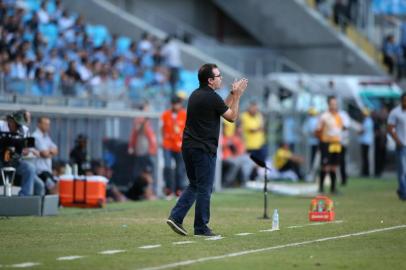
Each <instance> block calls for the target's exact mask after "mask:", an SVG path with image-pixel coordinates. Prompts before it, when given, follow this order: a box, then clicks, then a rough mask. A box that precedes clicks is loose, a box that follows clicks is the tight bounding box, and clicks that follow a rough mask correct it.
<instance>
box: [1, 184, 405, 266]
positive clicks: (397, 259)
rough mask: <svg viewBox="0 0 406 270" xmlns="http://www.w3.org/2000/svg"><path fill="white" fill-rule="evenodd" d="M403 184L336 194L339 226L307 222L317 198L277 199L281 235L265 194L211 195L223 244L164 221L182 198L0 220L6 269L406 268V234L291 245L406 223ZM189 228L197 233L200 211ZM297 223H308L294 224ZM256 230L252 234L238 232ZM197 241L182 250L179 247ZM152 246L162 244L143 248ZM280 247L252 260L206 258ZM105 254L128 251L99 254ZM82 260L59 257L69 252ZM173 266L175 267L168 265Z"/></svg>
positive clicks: (272, 205)
mask: <svg viewBox="0 0 406 270" xmlns="http://www.w3.org/2000/svg"><path fill="white" fill-rule="evenodd" d="M396 186H397V184H396V180H395V179H387V180H385V179H350V181H349V186H348V187H345V188H341V191H342V192H343V195H341V196H334V197H332V198H333V200H334V203H335V207H336V220H342V221H343V222H342V223H330V224H325V225H320V226H307V225H308V224H310V222H309V221H308V209H309V205H310V200H311V198H310V197H308V198H305V197H286V196H278V195H271V196H270V199H269V205H270V210H271V211H269V212H270V214H272V210H273V209H275V208H277V209H278V210H279V218H280V227H281V229H280V230H279V231H274V232H260V230H264V229H269V228H271V222H272V221H271V220H260V219H258V217H259V216H261V215H262V213H263V212H262V211H263V210H262V205H263V196H262V193H261V192H259V191H251V190H242V189H234V190H226V191H224V192H219V193H215V194H214V195H213V197H212V215H211V223H210V226H211V227H212V229H213V231H215V232H217V233H220V234H221V235H222V236H224V239H221V240H217V241H207V240H205V239H204V238H200V237H195V236H192V235H190V236H186V237H182V236H179V235H176V234H175V233H173V232H172V231H171V230H170V229H169V227H168V226H167V225H166V224H165V220H166V218H167V216H168V213H169V211H170V209H171V207H172V206H173V205H174V203H175V201H174V200H172V201H165V200H159V201H154V202H128V203H122V204H110V205H108V206H107V207H106V208H104V209H75V208H63V209H61V211H60V214H59V216H56V217H14V218H9V219H7V218H0V268H3V269H8V268H9V267H11V266H12V265H15V264H19V263H25V262H35V263H39V264H38V265H36V266H33V267H32V268H31V269H85V270H86V269H89V270H90V269H98V270H100V269H125V270H127V269H128V270H129V269H143V268H149V267H159V266H164V267H165V265H168V264H172V263H177V262H182V261H188V260H192V261H193V262H192V263H191V264H189V265H184V266H176V267H174V268H172V269H369V270H370V269H405V267H406V266H405V262H404V260H405V258H406V257H405V256H406V255H405V251H406V228H399V229H395V230H388V231H379V232H376V233H370V234H365V235H358V236H356V235H355V236H350V237H346V238H339V239H331V240H328V241H322V242H310V243H308V244H303V245H298V246H285V245H287V244H291V243H299V242H304V241H311V240H316V239H321V238H326V237H335V236H340V235H346V234H352V233H358V232H365V231H369V230H375V229H380V228H387V227H392V226H397V225H403V224H406V202H402V201H400V200H398V199H397V197H396V194H395V190H396ZM184 225H185V228H186V229H187V230H188V231H189V233H193V211H191V212H190V213H189V215H188V216H187V218H186V220H185V222H184ZM295 225H306V226H303V227H297V228H288V227H290V226H295ZM244 232H250V233H253V234H250V235H246V236H237V235H235V234H238V233H244ZM178 241H193V242H192V243H189V244H184V245H174V244H173V242H178ZM145 245H161V246H160V247H158V248H152V249H140V248H139V247H141V246H145ZM273 246H280V248H279V249H273V250H266V251H261V252H255V253H251V254H246V255H241V256H234V257H227V258H223V257H219V258H218V259H215V260H208V261H204V262H196V261H195V260H197V259H200V258H206V257H214V256H222V255H225V254H230V253H235V252H240V251H247V250H257V249H262V248H267V247H273ZM105 250H125V252H122V253H117V254H113V255H101V254H99V252H101V251H105ZM74 255H77V256H83V257H82V258H80V259H77V260H66V261H58V260H57V258H59V257H64V256H74ZM163 269H170V268H163Z"/></svg>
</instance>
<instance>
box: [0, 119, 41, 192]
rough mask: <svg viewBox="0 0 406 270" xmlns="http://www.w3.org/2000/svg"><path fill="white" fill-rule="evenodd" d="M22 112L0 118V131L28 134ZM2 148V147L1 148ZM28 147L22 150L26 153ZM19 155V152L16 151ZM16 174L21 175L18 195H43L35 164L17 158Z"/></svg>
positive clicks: (1, 164) (24, 135) (1, 162)
mask: <svg viewBox="0 0 406 270" xmlns="http://www.w3.org/2000/svg"><path fill="white" fill-rule="evenodd" d="M25 123H26V122H25V120H24V114H23V113H22V112H15V113H13V114H11V115H7V116H6V119H5V120H0V132H8V133H14V134H16V135H20V136H21V137H23V138H25V137H27V136H28V127H27V126H25ZM1 150H2V149H1ZM27 151H28V149H23V150H22V152H23V154H24V153H27ZM17 154H18V155H21V153H17ZM3 165H4V164H3V157H1V160H0V167H3ZM15 168H16V173H17V175H19V176H21V190H20V192H19V195H20V196H31V195H44V193H45V187H44V184H43V182H42V181H41V179H39V178H38V177H37V175H36V172H35V166H34V165H33V164H31V163H29V162H27V161H26V160H22V159H21V158H20V156H19V158H18V159H17V160H16V164H15Z"/></svg>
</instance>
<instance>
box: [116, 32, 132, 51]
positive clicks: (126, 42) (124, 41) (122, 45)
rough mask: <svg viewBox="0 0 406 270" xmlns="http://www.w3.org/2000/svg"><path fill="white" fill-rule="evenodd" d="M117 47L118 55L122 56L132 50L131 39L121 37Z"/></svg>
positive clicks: (117, 41)
mask: <svg viewBox="0 0 406 270" xmlns="http://www.w3.org/2000/svg"><path fill="white" fill-rule="evenodd" d="M115 45H116V48H117V53H118V54H119V55H121V54H123V53H124V52H126V51H127V50H128V49H129V48H130V45H131V39H130V38H129V37H124V36H121V37H119V38H118V39H117V40H116V44H115Z"/></svg>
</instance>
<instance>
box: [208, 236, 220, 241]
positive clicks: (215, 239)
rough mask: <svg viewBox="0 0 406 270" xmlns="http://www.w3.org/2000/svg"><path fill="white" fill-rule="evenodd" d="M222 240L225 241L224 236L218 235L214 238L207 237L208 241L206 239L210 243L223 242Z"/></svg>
mask: <svg viewBox="0 0 406 270" xmlns="http://www.w3.org/2000/svg"><path fill="white" fill-rule="evenodd" d="M221 239H224V237H223V236H221V235H217V236H213V237H207V238H206V239H204V240H208V241H217V240H221Z"/></svg>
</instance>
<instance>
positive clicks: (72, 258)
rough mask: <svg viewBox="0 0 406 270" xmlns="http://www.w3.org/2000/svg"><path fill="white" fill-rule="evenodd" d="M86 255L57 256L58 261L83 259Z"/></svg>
mask: <svg viewBox="0 0 406 270" xmlns="http://www.w3.org/2000/svg"><path fill="white" fill-rule="evenodd" d="M83 257H84V256H76V255H75V256H65V257H59V258H57V260H58V261H72V260H77V259H81V258H83Z"/></svg>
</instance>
